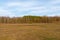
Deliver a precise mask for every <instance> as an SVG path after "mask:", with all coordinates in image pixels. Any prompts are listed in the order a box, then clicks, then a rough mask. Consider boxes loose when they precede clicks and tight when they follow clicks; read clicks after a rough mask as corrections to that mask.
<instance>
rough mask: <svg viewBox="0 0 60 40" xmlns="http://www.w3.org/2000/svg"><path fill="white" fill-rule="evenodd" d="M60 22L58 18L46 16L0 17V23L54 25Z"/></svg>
mask: <svg viewBox="0 0 60 40" xmlns="http://www.w3.org/2000/svg"><path fill="white" fill-rule="evenodd" d="M55 22H60V17H58V16H54V17H48V16H23V17H12V18H10V17H0V23H55Z"/></svg>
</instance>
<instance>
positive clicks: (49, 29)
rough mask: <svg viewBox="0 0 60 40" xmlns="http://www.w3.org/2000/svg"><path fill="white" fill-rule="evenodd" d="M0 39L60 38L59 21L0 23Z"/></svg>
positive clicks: (40, 39) (46, 39)
mask: <svg viewBox="0 0 60 40" xmlns="http://www.w3.org/2000/svg"><path fill="white" fill-rule="evenodd" d="M0 40H60V23H32V24H0Z"/></svg>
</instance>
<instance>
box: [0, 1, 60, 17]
mask: <svg viewBox="0 0 60 40" xmlns="http://www.w3.org/2000/svg"><path fill="white" fill-rule="evenodd" d="M25 15H34V16H60V0H0V16H9V17H14V16H15V17H19V16H25Z"/></svg>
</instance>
